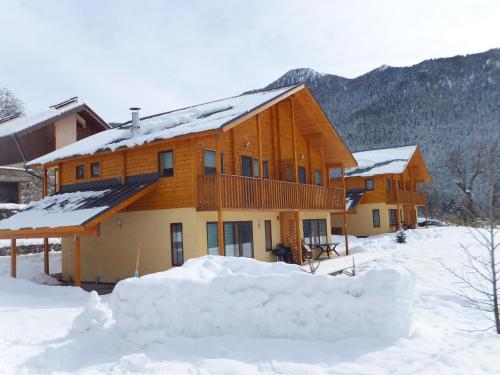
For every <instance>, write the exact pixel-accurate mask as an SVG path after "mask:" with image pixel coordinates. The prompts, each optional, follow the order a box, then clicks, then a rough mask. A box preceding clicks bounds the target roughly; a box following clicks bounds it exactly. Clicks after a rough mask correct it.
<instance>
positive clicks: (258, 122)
mask: <svg viewBox="0 0 500 375" xmlns="http://www.w3.org/2000/svg"><path fill="white" fill-rule="evenodd" d="M256 122H257V141H258V144H259V177H260V179H261V183H260V184H259V185H260V191H259V194H260V205H261V206H263V205H264V183H263V182H262V180H263V179H264V173H263V171H264V168H263V165H262V127H261V125H262V124H261V121H260V113H258V114H257V121H256Z"/></svg>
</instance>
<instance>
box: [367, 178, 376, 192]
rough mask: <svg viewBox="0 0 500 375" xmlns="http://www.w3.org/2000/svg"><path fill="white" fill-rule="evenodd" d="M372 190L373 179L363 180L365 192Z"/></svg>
mask: <svg viewBox="0 0 500 375" xmlns="http://www.w3.org/2000/svg"><path fill="white" fill-rule="evenodd" d="M373 188H374V183H373V179H371V178H367V179H366V180H365V189H366V190H373Z"/></svg>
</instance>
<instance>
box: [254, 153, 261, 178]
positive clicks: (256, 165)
mask: <svg viewBox="0 0 500 375" xmlns="http://www.w3.org/2000/svg"><path fill="white" fill-rule="evenodd" d="M252 177H254V178H259V177H260V163H259V159H256V158H254V159H252Z"/></svg>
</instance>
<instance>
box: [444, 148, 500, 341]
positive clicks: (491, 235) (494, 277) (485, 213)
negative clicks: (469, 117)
mask: <svg viewBox="0 0 500 375" xmlns="http://www.w3.org/2000/svg"><path fill="white" fill-rule="evenodd" d="M489 150H490V152H492V153H493V154H491V155H488V154H484V155H482V156H481V158H482V160H488V162H487V163H484V164H483V162H481V163H479V164H477V165H478V166H477V168H478V169H481V173H482V174H484V176H485V182H486V184H487V189H486V190H487V196H486V199H485V200H484V202H482V203H478V202H476V201H475V200H474V199H473V197H472V194H469V193H468V192H467V191H466V190H463V191H464V194H467V195H468V197H469V198H468V206H466V207H464V210H465V211H467V212H468V214H469V215H470V216H471V217H474V219H475V224H476V227H475V228H471V234H472V236H473V237H474V239H475V240H476V243H477V244H478V245H479V246H478V247H479V248H480V250H479V251H478V250H477V249H475V251H471V249H470V247H467V246H465V245H463V244H461V247H462V249H463V250H464V253H465V255H466V263H465V264H464V265H463V268H462V269H461V270H459V271H457V270H453V269H451V268H449V267H448V266H446V265H445V264H443V265H444V267H445V268H446V269H447V270H448V271H450V272H451V273H452V274H453V275H454V276H455V277H456V278H457V279H458V281H459V283H460V284H462V285H463V286H465V292H456V293H457V294H458V295H460V296H462V297H463V298H465V299H466V300H467V301H468V302H469V303H470V306H471V307H473V308H476V309H478V310H481V311H483V312H485V313H487V316H488V318H489V319H491V320H492V321H493V323H494V324H493V325H492V326H491V327H488V328H487V329H490V328H493V327H494V328H495V330H496V332H497V333H498V334H500V306H499V304H500V301H499V295H500V259H499V258H500V256H499V252H498V251H497V250H498V248H499V246H500V244H499V242H498V237H497V235H498V233H499V228H498V224H499V215H498V202H499V195H500V181H499V178H500V177H499V173H498V172H499V170H498V165H499V163H498V162H499V160H498V159H499V152H498V149H497V148H496V145H495V146H494V147H493V148H490V149H489ZM476 172H478V171H476V170H474V172H473V173H472V175H471V176H470V177H468V178H469V180H468V182H467V183H469V184H472V183H473V181H472V182H471V181H470V178H474V177H473V176H475V175H477V173H476ZM457 184H458V182H457ZM469 186H470V188H472V185H469Z"/></svg>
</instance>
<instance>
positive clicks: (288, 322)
mask: <svg viewBox="0 0 500 375" xmlns="http://www.w3.org/2000/svg"><path fill="white" fill-rule="evenodd" d="M413 289H414V280H413V276H412V275H411V274H410V273H409V272H408V271H406V270H405V269H403V268H396V267H395V268H386V269H379V270H373V271H369V272H367V273H366V274H364V275H362V276H358V277H354V278H349V277H345V278H342V277H338V278H334V277H332V276H327V275H315V276H313V275H311V274H308V273H305V272H303V271H301V270H300V269H299V267H298V266H295V265H288V264H284V263H264V262H259V261H257V260H254V259H247V258H231V257H214V256H205V257H201V258H197V259H193V260H190V261H188V262H187V263H186V264H185V265H184V266H182V267H179V268H176V269H172V270H170V271H166V272H160V273H156V274H152V275H147V276H144V277H141V278H136V279H127V280H124V281H121V282H119V283H118V284H117V286H116V287H115V289H114V291H113V295H112V300H111V309H112V311H113V318H114V319H115V321H116V323H117V329H118V330H119V332H120V333H121V334H122V335H123V336H125V337H129V338H130V339H133V340H135V341H136V342H138V343H141V344H148V343H152V342H163V341H164V340H166V339H167V338H168V337H172V336H188V337H204V336H222V335H234V336H247V337H250V336H252V337H266V338H267V337H270V338H293V339H314V340H317V339H320V340H328V341H332V340H338V339H343V338H349V337H355V336H381V337H384V338H391V339H392V338H396V337H399V336H402V335H407V334H408V333H409V327H410V323H411V315H412V301H413Z"/></svg>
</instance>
